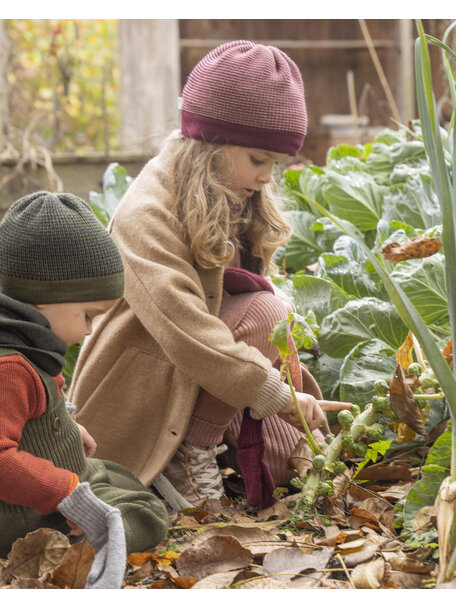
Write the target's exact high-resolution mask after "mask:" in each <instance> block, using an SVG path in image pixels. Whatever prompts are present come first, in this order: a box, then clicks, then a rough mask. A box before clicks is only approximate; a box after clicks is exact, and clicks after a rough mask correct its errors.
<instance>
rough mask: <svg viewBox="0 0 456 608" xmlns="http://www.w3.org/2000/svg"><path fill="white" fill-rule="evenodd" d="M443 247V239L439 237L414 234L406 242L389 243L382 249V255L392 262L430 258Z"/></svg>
mask: <svg viewBox="0 0 456 608" xmlns="http://www.w3.org/2000/svg"><path fill="white" fill-rule="evenodd" d="M441 247H442V241H441V240H440V239H439V238H438V237H429V236H414V237H413V238H411V239H409V240H408V241H405V243H397V242H394V243H388V244H387V245H385V246H384V247H383V249H382V256H383V257H384V258H385V260H391V261H392V262H401V261H402V260H410V259H417V258H428V257H430V256H431V255H434V254H435V253H437V251H439V249H440V248H441Z"/></svg>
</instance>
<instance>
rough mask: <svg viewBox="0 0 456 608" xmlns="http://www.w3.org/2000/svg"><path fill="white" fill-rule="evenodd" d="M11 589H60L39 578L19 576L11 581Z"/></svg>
mask: <svg viewBox="0 0 456 608" xmlns="http://www.w3.org/2000/svg"><path fill="white" fill-rule="evenodd" d="M10 589H60V587H56V586H55V585H52V584H51V583H48V582H47V581H42V580H41V579H39V578H18V579H14V580H13V581H11V585H10Z"/></svg>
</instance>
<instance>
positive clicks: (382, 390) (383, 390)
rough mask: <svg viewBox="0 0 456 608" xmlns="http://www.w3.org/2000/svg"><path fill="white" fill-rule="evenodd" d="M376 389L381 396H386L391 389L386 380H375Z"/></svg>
mask: <svg viewBox="0 0 456 608" xmlns="http://www.w3.org/2000/svg"><path fill="white" fill-rule="evenodd" d="M374 391H375V392H376V393H377V395H380V396H381V397H385V396H386V395H387V394H388V391H389V384H388V382H387V381H386V380H376V381H375V382H374Z"/></svg>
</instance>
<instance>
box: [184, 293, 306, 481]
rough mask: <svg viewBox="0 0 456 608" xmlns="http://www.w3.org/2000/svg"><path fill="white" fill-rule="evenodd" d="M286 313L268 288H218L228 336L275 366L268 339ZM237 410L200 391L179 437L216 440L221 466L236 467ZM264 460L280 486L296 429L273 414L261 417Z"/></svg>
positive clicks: (201, 443)
mask: <svg viewBox="0 0 456 608" xmlns="http://www.w3.org/2000/svg"><path fill="white" fill-rule="evenodd" d="M287 313H288V310H287V306H286V304H285V302H284V301H283V300H282V299H280V298H279V297H277V296H275V295H274V294H272V293H270V292H268V291H257V292H250V293H242V294H237V295H230V294H228V293H227V292H225V291H224V292H223V299H222V305H221V309H220V314H219V317H220V319H221V320H222V321H224V323H226V325H227V326H228V327H229V328H230V330H231V331H232V333H233V336H234V339H235V340H236V341H237V342H238V341H243V342H245V343H246V344H248V345H249V346H255V347H256V348H257V349H258V350H260V351H261V352H262V353H263V355H264V356H265V357H268V358H269V359H270V360H271V362H272V364H273V365H275V366H278V365H279V364H280V360H279V353H278V350H277V348H276V347H275V346H273V345H272V344H271V342H270V341H269V340H268V337H269V336H270V334H271V332H272V330H273V328H274V326H275V324H276V323H277V321H280V320H282V319H284V318H285V317H286V315H287ZM242 415H243V410H239V409H237V408H235V407H232V406H231V405H228V404H227V403H225V402H224V401H221V400H220V399H217V398H215V397H213V396H212V395H210V394H209V393H208V392H206V391H205V390H203V389H202V390H201V391H200V394H199V396H198V400H197V402H196V405H195V409H194V412H193V415H192V418H191V420H190V424H189V427H188V429H187V433H186V436H185V439H184V441H186V442H187V443H189V444H191V445H194V446H197V447H205V448H210V447H215V446H216V445H219V444H221V443H225V444H226V445H227V446H228V452H226V453H225V454H223V455H222V456H221V459H222V460H223V464H224V465H225V466H230V467H232V468H233V469H235V470H237V471H239V467H238V466H237V460H236V441H237V438H238V436H239V431H240V427H241V421H242ZM263 436H264V441H265V460H266V462H267V463H268V465H269V468H270V470H271V473H272V476H273V479H274V482H275V484H276V485H277V486H280V485H285V484H287V483H288V481H289V480H290V478H291V477H293V476H294V475H295V473H293V471H292V470H291V469H289V468H288V459H289V457H290V456H291V453H292V452H293V450H294V448H295V446H296V443H297V442H298V439H299V437H300V436H301V435H300V434H299V433H298V431H297V430H296V429H295V428H294V427H293V426H291V425H290V424H288V423H286V422H284V421H283V420H282V419H281V418H279V417H278V416H276V415H274V416H268V417H266V418H264V420H263Z"/></svg>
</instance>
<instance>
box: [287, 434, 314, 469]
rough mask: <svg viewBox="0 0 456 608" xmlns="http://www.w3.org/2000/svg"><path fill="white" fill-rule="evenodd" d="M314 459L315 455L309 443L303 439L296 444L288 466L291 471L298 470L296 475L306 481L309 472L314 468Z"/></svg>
mask: <svg viewBox="0 0 456 608" xmlns="http://www.w3.org/2000/svg"><path fill="white" fill-rule="evenodd" d="M313 457H314V453H313V451H312V448H311V447H310V445H309V444H308V443H307V441H306V440H305V439H304V438H303V437H301V439H300V440H299V441H298V443H297V444H296V447H295V449H294V450H293V453H292V454H291V456H290V458H289V459H288V466H289V468H290V469H294V470H296V472H297V473H296V474H297V475H298V477H301V478H302V479H304V477H305V476H306V475H307V472H308V471H309V470H310V469H311V468H312V460H313Z"/></svg>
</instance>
